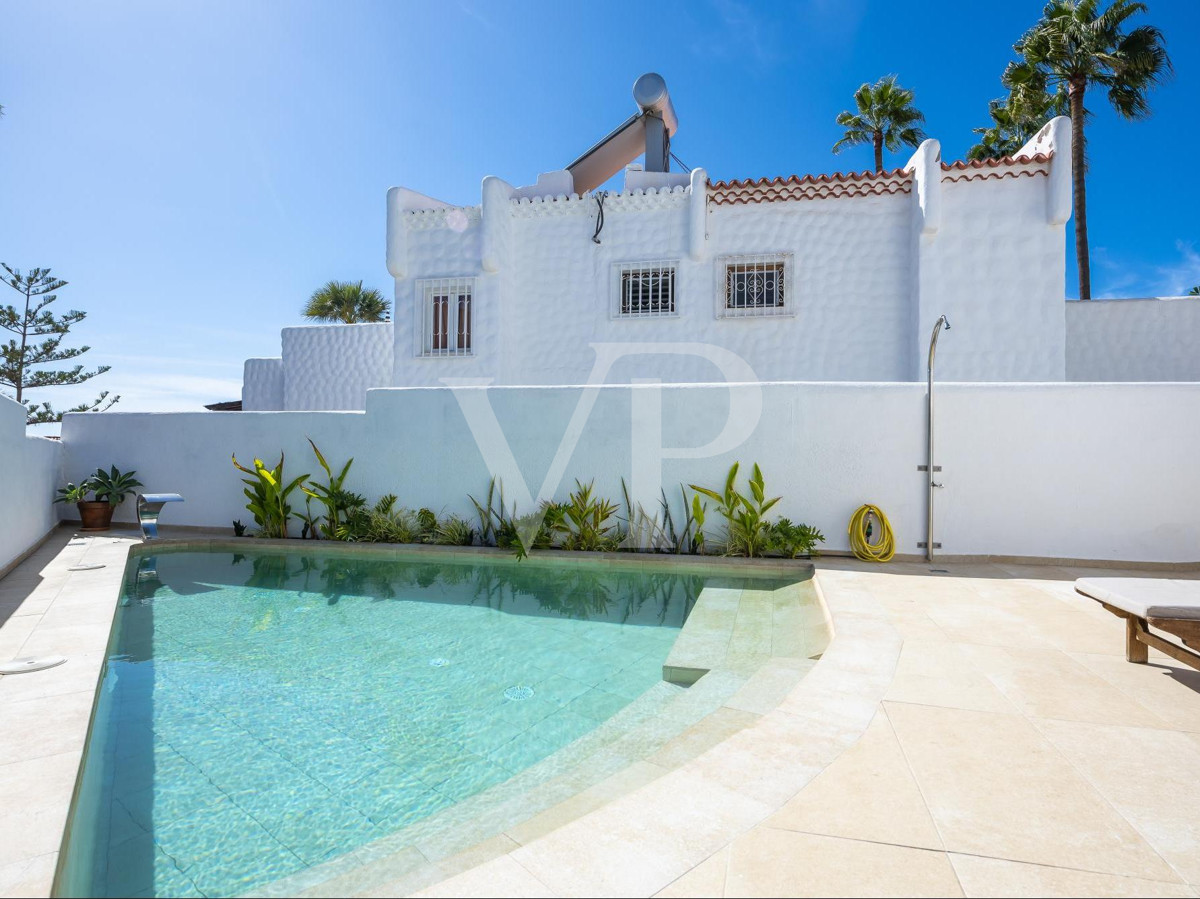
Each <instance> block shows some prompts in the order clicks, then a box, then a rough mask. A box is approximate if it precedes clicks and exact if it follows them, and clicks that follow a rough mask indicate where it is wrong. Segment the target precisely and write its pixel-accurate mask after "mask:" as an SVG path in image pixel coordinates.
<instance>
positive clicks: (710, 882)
mask: <svg viewBox="0 0 1200 899" xmlns="http://www.w3.org/2000/svg"><path fill="white" fill-rule="evenodd" d="M728 870H729V847H728V846H726V847H725V848H724V849H722V850H721V851H720V852H716V853H714V854H713V855H710V856H709V857H708V858H706V859H705V860H704V861H702V862H701V863H700V864H698V865H696V867H694V868H692V870H690V871H688V872H687V873H686V874H684V875H683V876H682V877H680V878H679V879H678V880H676V881H674V882H673V883H672V884H671V885H670V886H668V887H667V888H666V889H664V890H662V891H660V892H658V893H655V894H654V895H655V897H661V899H688V897H692V896H718V897H719V896H724V895H725V877H726V874H727V872H728Z"/></svg>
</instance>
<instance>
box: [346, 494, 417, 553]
mask: <svg viewBox="0 0 1200 899" xmlns="http://www.w3.org/2000/svg"><path fill="white" fill-rule="evenodd" d="M397 501H398V500H397V497H396V494H394V493H389V494H387V495H386V496H383V497H380V499H379V501H378V502H377V503H375V505H374V506H371V507H369V508H368V507H365V506H360V507H359V508H356V509H351V510H350V511H349V513H347V515H346V520H345V522H343V524H342V525H341V526H340V527H339V528H338V530H337V539H339V540H346V541H349V542H351V543H414V542H416V539H417V534H416V528H415V524H416V522H415V516H414V515H413V513H412V512H410V511H409V510H408V509H404V508H400V509H397V508H396V503H397Z"/></svg>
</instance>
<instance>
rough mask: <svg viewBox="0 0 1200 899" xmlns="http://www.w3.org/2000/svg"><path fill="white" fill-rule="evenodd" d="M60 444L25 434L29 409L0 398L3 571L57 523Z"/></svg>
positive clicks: (0, 549) (0, 560)
mask: <svg viewBox="0 0 1200 899" xmlns="http://www.w3.org/2000/svg"><path fill="white" fill-rule="evenodd" d="M61 463H62V444H60V443H59V442H58V441H57V440H50V439H48V438H45V437H29V436H26V434H25V407H24V406H22V405H21V404H20V403H18V402H16V401H15V400H11V399H9V398H8V397H6V396H0V473H3V476H4V524H3V526H0V570H3V569H4V567H5V566H6V565H8V564H9V563H10V562H12V561H13V560H14V559H16V558H17V557H18V556H20V555H21V554H22V553H24V552H25V551H26V550H27V549H29V548H30V547H31V546H33V545H34V544H35V543H37V541H38V540H40V539H41V538H42V537H44V536H45V535H46V532H47V531H49V530H50V529H51V528H52V527H54V526H55V524H57V523H58V513H57V510H56V508H55V506H54V505H53V502H54V493H55V491H56V490H57V489H58V487H60V486H61V483H60V477H61V472H60V467H61Z"/></svg>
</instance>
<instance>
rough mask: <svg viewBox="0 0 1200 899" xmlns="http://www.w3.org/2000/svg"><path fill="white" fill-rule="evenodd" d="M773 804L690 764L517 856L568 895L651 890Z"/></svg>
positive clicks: (559, 892) (675, 876) (553, 887)
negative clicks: (723, 783) (711, 777)
mask: <svg viewBox="0 0 1200 899" xmlns="http://www.w3.org/2000/svg"><path fill="white" fill-rule="evenodd" d="M768 811H769V808H768V806H766V805H765V804H763V803H761V802H756V801H754V800H752V799H748V798H747V797H745V796H742V795H740V794H738V793H736V792H734V791H733V790H730V789H727V788H725V787H722V786H720V785H718V784H716V783H714V782H712V781H710V780H707V779H705V778H704V777H702V776H700V775H698V774H695V773H693V772H690V771H688V770H687V769H684V770H680V771H677V772H674V773H673V774H669V775H667V776H666V777H663V778H660V779H659V780H657V781H655V782H654V783H652V784H649V785H647V786H645V787H643V788H641V789H640V790H637V791H635V792H634V793H632V794H630V795H629V796H626V797H623V798H621V799H618V800H617V801H615V802H612V803H610V804H609V805H607V806H605V807H603V808H601V809H598V810H597V811H595V812H592V813H591V814H589V815H587V816H585V817H583V818H581V819H579V820H577V821H574V822H572V823H571V824H568V825H567V826H565V827H562V828H560V829H558V830H556V831H554V832H553V833H551V834H548V835H546V836H544V837H542V838H541V839H539V840H536V841H534V842H533V843H531V844H529V845H528V846H523V847H521V848H520V849H518V850H516V851H514V852H513V853H512V856H511V857H512V858H513V859H515V860H516V861H518V862H520V864H521V865H522V866H523V867H525V868H526V869H527V870H528V871H530V872H531V873H532V874H533V875H534V876H535V877H536V878H537V879H538V880H540V881H541V882H543V883H545V884H546V885H547V886H548V887H549V888H550V889H551V890H552V891H553V892H554V893H555V894H557V895H565V896H596V895H643V896H646V895H651V894H653V893H656V892H658V891H659V890H661V889H663V888H664V887H666V886H667V885H668V884H670V883H672V882H673V881H675V880H676V879H678V878H679V877H680V876H681V875H682V874H684V873H686V872H687V871H689V870H690V869H691V868H693V867H694V866H696V865H697V864H699V863H700V862H701V861H703V860H704V859H706V858H708V857H709V856H710V855H712V854H713V853H714V852H716V851H717V850H718V849H720V848H721V847H723V846H725V845H726V844H727V843H728V842H729V841H730V840H731V839H732V838H733V837H734V836H735V835H736V834H738V833H740V832H742V831H744V830H745V829H746V828H747V827H749V826H750V825H752V824H753V823H755V822H757V821H760V820H762V819H763V818H764V817H766V815H767V812H768Z"/></svg>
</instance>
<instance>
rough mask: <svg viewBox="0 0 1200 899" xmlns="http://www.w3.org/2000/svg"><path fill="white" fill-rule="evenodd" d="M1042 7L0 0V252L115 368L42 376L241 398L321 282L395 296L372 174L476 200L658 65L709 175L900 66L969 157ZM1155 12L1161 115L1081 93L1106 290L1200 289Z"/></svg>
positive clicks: (749, 165) (1183, 41) (1199, 89)
mask: <svg viewBox="0 0 1200 899" xmlns="http://www.w3.org/2000/svg"><path fill="white" fill-rule="evenodd" d="M1041 6H1042V4H1041V2H1039V0H1006V2H1003V3H987V4H979V5H978V6H974V7H961V8H960V14H956V15H953V16H943V15H941V14H940V13H939V9H942V8H944V7H943V6H942V5H941V4H930V5H929V6H928V7H924V8H923V11H922V6H921V4H916V5H915V6H914V5H913V4H908V5H903V4H901V5H897V4H896V3H894V2H874V0H870V2H869V0H807V2H789V3H785V2H779V3H746V2H739V0H691V2H663V3H654V2H645V0H642V2H636V3H612V4H606V5H605V9H606V12H605V15H603V16H598V15H596V9H597V7H595V6H593V5H590V4H589V5H586V6H585V5H583V4H574V3H561V2H545V3H542V2H537V3H533V2H528V3H526V2H521V3H513V4H501V3H495V2H484V0H470V2H467V0H440V2H429V3H424V2H422V3H417V2H383V0H380V2H352V0H341V2H337V3H334V2H327V3H313V2H296V0H287V2H249V3H248V2H236V3H224V2H211V0H210V2H205V3H198V2H173V3H162V2H160V0H154V2H114V3H104V4H99V3H94V2H77V3H66V2H53V0H44V2H38V3H29V2H24V0H22V2H15V0H0V12H2V14H3V18H2V21H3V23H4V31H5V39H4V46H3V50H2V51H0V104H3V105H4V107H5V115H4V117H3V118H2V119H0V197H2V199H0V203H2V204H3V207H2V208H3V215H2V216H0V260H2V261H5V262H7V263H8V264H10V265H13V266H17V267H20V268H22V269H26V268H31V267H33V266H38V265H40V266H49V267H51V268H52V269H53V270H54V272H55V274H57V275H60V276H61V277H63V278H66V279H67V280H68V281H69V282H70V286H69V287H67V288H65V289H64V290H63V291H62V293H61V295H60V296H61V298H60V300H59V303H58V308H59V309H60V310H65V309H66V308H81V309H84V310H86V311H87V312H88V314H89V318H88V319H87V321H86V322H85V323H84V324H83V325H82V326H80V327H79V328H78V331H77V333H78V338H79V340H81V341H86V342H87V343H89V344H91V345H92V347H93V349H92V351H91V352H90V353H88V354H87V356H85V357H84V359H86V360H88V361H89V362H90V363H91V364H92V365H95V364H100V363H107V364H111V365H112V366H113V370H112V371H111V372H109V373H108V374H106V375H104V376H103V377H100V378H97V379H96V380H94V381H92V382H90V383H89V384H87V385H84V386H82V387H79V388H56V389H53V390H48V391H42V392H41V394H40V396H41V397H42V398H44V399H51V400H52V401H54V402H55V403H56V404H57V405H60V406H65V405H69V404H70V403H72V402H77V401H79V400H80V399H83V398H86V397H87V396H90V395H93V394H94V393H95V392H96V391H98V390H99V389H102V388H108V389H111V390H113V392H115V393H120V394H122V396H123V397H124V399H123V401H122V403H121V404H120V407H119V408H122V409H125V410H129V411H135V410H148V411H162V410H170V409H195V408H199V406H200V405H201V404H202V403H204V402H212V401H215V400H221V399H233V398H236V397H237V396H238V395H239V388H240V379H241V365H242V361H243V360H244V359H245V358H246V357H248V356H271V355H277V354H278V352H279V329H280V328H281V327H283V326H285V325H289V324H297V323H300V322H301V319H300V316H299V309H300V307H301V305H302V304H303V302H304V300H305V298H306V297H307V296H308V294H309V293H310V292H311V291H312V290H313V289H314V288H315V287H317V286H319V285H320V284H322V283H323V282H325V281H326V280H328V279H330V278H338V279H354V280H357V279H360V278H361V279H362V280H363V281H365V282H366V284H368V285H370V286H375V287H378V288H380V289H382V290H383V291H384V292H385V293H386V294H387V295H389V296H390V295H391V290H392V284H391V279H390V277H389V276H388V274H387V270H386V268H385V266H384V195H385V192H386V190H387V188H388V187H390V186H391V185H394V184H402V185H405V186H409V187H413V188H415V189H417V190H420V191H422V192H424V193H428V194H432V195H434V196H437V197H440V198H442V199H446V200H450V201H454V202H460V203H477V202H478V201H479V183H480V180H481V179H482V178H483V177H484V176H485V175H489V174H495V175H500V176H501V177H503V178H505V179H507V180H509V181H511V182H513V183H516V184H527V183H531V182H532V180H533V179H534V177H535V176H536V175H537V173H538V172H539V171H546V170H550V169H555V168H561V167H563V166H565V165H566V164H567V163H568V162H570V161H571V160H572V159H573V158H575V157H576V156H577V155H578V154H579V153H581V152H582V151H583V150H585V149H587V147H588V146H590V145H591V144H592V143H593V142H594V141H595V140H597V139H598V138H600V137H601V136H603V134H604V133H606V132H607V131H608V130H609V129H611V128H612V127H614V126H615V125H616V124H618V123H619V122H621V121H622V120H623V119H624V118H625V117H626V116H627V115H629V114H630V112H631V111H633V110H632V100H631V98H630V86H631V85H632V83H633V81H634V79H635V78H636V77H637V75H639V74H640V73H642V72H644V71H650V70H654V71H658V72H660V73H661V74H663V75H664V76H665V78H666V80H667V83H668V85H669V86H670V88H671V93H672V96H673V98H674V101H675V106H676V109H677V111H678V113H679V118H680V130H679V134H678V136H677V138H676V139H675V141H674V145H673V149H674V150H675V152H676V153H677V154H678V155H679V156H680V157H681V158H682V159H683V160H684V161H685V162H686V163H687V164H688V165H691V166H704V167H706V168H707V169H708V171H709V173H710V175H711V176H712V177H713V178H732V177H760V176H774V175H786V174H791V173H807V172H813V173H816V172H829V171H838V170H848V169H855V170H857V169H863V168H868V167H869V166H870V164H871V158H870V156H871V151H870V148H868V147H864V148H856V149H851V150H847V151H845V152H844V153H843V154H842V155H841V156H840V157H839V156H834V155H833V154H832V153H831V152H830V147H831V146H832V144H833V142H834V141H835V140H836V139H837V138H838V136H839V134H838V128H837V126H836V125H835V124H834V116H836V115H837V113H838V112H839V111H841V110H842V109H844V108H846V107H847V106H849V105H850V104H851V98H852V94H853V92H854V90H855V89H856V88H857V87H858V85H859V84H861V83H862V82H863V81H866V80H871V81H873V80H875V79H876V78H878V77H880V76H881V75H884V74H887V73H893V72H894V73H897V74H898V75H899V76H900V81H901V83H902V84H903V85H905V86H907V87H910V88H913V89H914V90H915V91H916V99H917V105H918V106H919V107H920V108H921V109H922V110H923V111H924V112H925V114H926V117H927V120H928V121H927V125H926V131H927V132H928V133H929V134H930V136H933V137H937V138H938V139H939V140H941V142H942V149H943V156H944V158H945V159H947V160H950V159H956V158H960V157H961V156H962V155H963V154H964V152H965V151H966V149H967V148H968V147H969V146H970V145H971V143H973V136H972V134H971V129H972V128H973V127H977V126H980V125H983V124H985V123H986V120H987V115H986V110H987V101H988V100H989V99H991V98H992V97H995V96H998V95H1000V94H1001V92H1002V91H1001V88H1000V84H999V76H1000V73H1001V71H1002V70H1003V68H1004V65H1005V63H1006V62H1007V61H1008V59H1009V58H1010V57H1011V45H1012V43H1013V41H1014V40H1015V39H1016V38H1017V37H1019V35H1020V34H1021V33H1022V31H1023V30H1024V29H1025V28H1026V27H1027V26H1029V25H1030V24H1032V23H1033V22H1034V21H1035V20H1036V19H1037V17H1038V14H1039V12H1040V9H1041ZM970 9H974V10H975V12H970ZM1148 21H1151V22H1153V23H1155V24H1157V25H1158V26H1159V27H1161V28H1162V29H1163V30H1164V31H1165V32H1166V36H1167V40H1168V46H1169V49H1170V50H1171V53H1172V57H1173V60H1174V63H1175V67H1176V76H1175V78H1174V80H1172V81H1171V82H1170V83H1168V84H1167V85H1166V86H1165V87H1163V88H1161V89H1160V90H1158V91H1157V92H1156V93H1155V95H1154V97H1153V105H1154V108H1155V115H1154V116H1153V118H1151V119H1150V120H1148V121H1144V122H1137V123H1127V122H1122V121H1120V120H1118V119H1117V118H1116V116H1115V115H1114V114H1113V113H1111V111H1110V110H1108V109H1107V108H1106V106H1105V101H1104V100H1103V98H1102V97H1100V96H1096V97H1093V98H1092V104H1091V105H1092V106H1093V108H1094V110H1095V112H1096V115H1095V120H1094V122H1093V123H1092V124H1091V125H1090V128H1089V139H1090V155H1091V168H1090V172H1089V206H1090V215H1089V225H1090V231H1091V239H1092V248H1093V285H1094V291H1095V293H1096V295H1097V296H1148V295H1164V294H1172V293H1178V292H1180V291H1182V290H1185V289H1186V288H1187V287H1190V286H1191V285H1192V284H1195V283H1200V233H1198V232H1200V229H1198V227H1197V220H1198V219H1197V212H1198V210H1200V202H1198V200H1200V187H1198V186H1197V179H1196V178H1195V177H1194V176H1193V174H1192V172H1193V169H1194V153H1195V150H1194V146H1195V142H1196V139H1197V137H1198V135H1197V130H1198V129H1200V124H1198V122H1197V118H1196V114H1195V110H1196V103H1197V100H1196V97H1197V94H1198V93H1200V69H1198V65H1200V63H1198V62H1197V58H1198V56H1197V54H1196V52H1195V47H1196V44H1197V42H1198V39H1200V3H1197V2H1195V0H1150V15H1149V17H1148ZM907 155H908V154H907V153H904V154H899V155H896V156H891V157H889V159H888V160H887V163H888V164H889V165H900V164H903V162H904V161H905V159H906V158H907ZM1069 255H1071V257H1072V258H1071V259H1070V260H1069V267H1070V272H1069V275H1068V292H1071V291H1073V283H1074V264H1073V254H1069ZM10 293H11V292H10ZM16 298H17V295H16V294H15V293H13V294H11V296H10V297H8V298H6V299H5V300H4V301H3V302H11V301H14V300H15V299H16ZM73 336H74V335H73Z"/></svg>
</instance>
